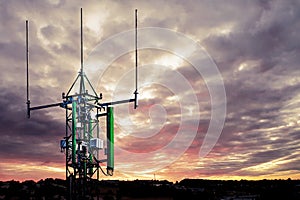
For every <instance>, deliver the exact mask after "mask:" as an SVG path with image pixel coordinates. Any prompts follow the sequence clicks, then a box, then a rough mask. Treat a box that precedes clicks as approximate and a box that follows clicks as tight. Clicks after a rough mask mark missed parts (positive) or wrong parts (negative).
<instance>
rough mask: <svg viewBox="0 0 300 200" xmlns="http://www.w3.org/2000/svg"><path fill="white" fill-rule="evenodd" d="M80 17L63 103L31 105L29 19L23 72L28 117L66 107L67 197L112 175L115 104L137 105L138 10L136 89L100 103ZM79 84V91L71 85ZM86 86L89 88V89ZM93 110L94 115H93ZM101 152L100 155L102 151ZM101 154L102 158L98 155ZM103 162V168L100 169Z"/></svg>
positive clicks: (81, 194) (63, 143)
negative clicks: (74, 67)
mask: <svg viewBox="0 0 300 200" xmlns="http://www.w3.org/2000/svg"><path fill="white" fill-rule="evenodd" d="M80 17H81V20H80V22H81V66H80V71H79V72H78V75H77V77H76V79H75V81H74V82H73V84H72V85H71V87H70V89H69V90H68V92H67V93H62V102H59V103H53V104H47V105H41V106H35V107H31V101H30V98H29V51H28V21H26V72H27V102H26V104H27V117H28V118H30V115H31V111H33V110H40V109H45V108H50V107H61V108H63V109H65V118H66V121H65V122H66V134H65V137H64V138H63V139H62V140H61V141H60V147H61V151H62V152H64V153H65V158H66V160H65V162H66V180H67V188H68V194H67V198H68V199H83V198H85V197H86V196H88V195H89V187H88V185H89V183H90V182H91V180H92V179H93V178H95V177H96V178H97V179H99V174H100V172H102V173H103V174H104V175H106V176H112V175H113V171H114V107H113V106H114V105H116V104H123V103H130V102H133V104H134V108H135V109H136V108H137V106H138V99H137V95H138V85H137V84H138V83H137V79H138V77H137V76H138V73H137V67H138V52H137V10H135V91H134V92H133V95H134V98H132V99H125V100H120V101H113V102H104V103H102V102H101V100H102V93H100V94H98V93H97V92H96V91H95V89H94V87H93V86H92V84H91V82H90V81H89V79H88V77H87V76H86V74H85V72H84V64H83V28H82V8H81V10H80ZM78 84H79V90H78V91H76V92H75V93H74V94H71V92H72V91H74V90H75V88H74V86H75V85H78ZM87 89H90V91H88V90H87ZM95 113H96V114H95ZM100 118H101V119H104V120H106V138H100V135H101V134H100V132H101V130H100V126H99V122H100ZM101 152H102V154H101ZM101 155H102V156H103V157H101ZM105 165H106V170H104V169H103V167H105Z"/></svg>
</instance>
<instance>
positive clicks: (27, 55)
mask: <svg viewBox="0 0 300 200" xmlns="http://www.w3.org/2000/svg"><path fill="white" fill-rule="evenodd" d="M28 65H29V51H28V20H26V79H27V82H26V85H27V91H26V93H27V101H26V104H27V118H30V99H29V68H28Z"/></svg>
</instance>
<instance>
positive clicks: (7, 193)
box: [0, 178, 300, 200]
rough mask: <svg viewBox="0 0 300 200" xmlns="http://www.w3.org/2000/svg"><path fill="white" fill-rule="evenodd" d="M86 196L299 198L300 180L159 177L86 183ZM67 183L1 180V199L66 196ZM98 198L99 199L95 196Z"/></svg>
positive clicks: (213, 199) (113, 199)
mask: <svg viewBox="0 0 300 200" xmlns="http://www.w3.org/2000/svg"><path fill="white" fill-rule="evenodd" d="M87 184H89V185H88V186H87V188H89V196H88V197H87V198H86V199H103V200H122V199H123V200H124V199H126V200H130V199H139V200H141V199H147V200H149V199H159V200H171V199H174V200H181V199H189V200H193V199H195V200H196V199H197V200H198V199H203V200H206V199H207V200H219V199H224V200H227V199H228V200H229V199H232V200H240V199H243V200H250V199H251V200H264V199H266V200H269V199H273V200H276V199H278V200H279V199H280V200H281V199H289V200H293V199H295V200H296V199H300V180H290V179H288V180H260V181H247V180H240V181H222V180H202V179H184V180H182V181H180V182H176V183H172V182H169V181H166V180H165V181H158V180H135V181H120V180H107V181H104V180H103V181H97V180H93V181H90V182H88V183H87ZM66 194H67V187H66V182H65V181H64V180H61V179H52V178H49V179H45V180H40V181H38V182H34V181H24V182H19V181H13V180H12V181H6V182H1V181H0V199H9V200H13V199H22V200H27V199H28V200H29V199H30V200H39V199H43V200H48V199H49V200H50V199H51V200H52V199H60V200H63V199H66ZM96 197H98V198H96Z"/></svg>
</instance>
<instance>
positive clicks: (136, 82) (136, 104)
mask: <svg viewBox="0 0 300 200" xmlns="http://www.w3.org/2000/svg"><path fill="white" fill-rule="evenodd" d="M137 68H138V49H137V9H135V91H134V109H136V108H137V107H138V100H137V95H138V71H137Z"/></svg>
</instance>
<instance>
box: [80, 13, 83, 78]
mask: <svg viewBox="0 0 300 200" xmlns="http://www.w3.org/2000/svg"><path fill="white" fill-rule="evenodd" d="M80 26H81V28H80V36H81V37H80V39H81V42H80V44H81V45H80V47H81V69H80V72H81V73H83V31H82V8H81V9H80Z"/></svg>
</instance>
